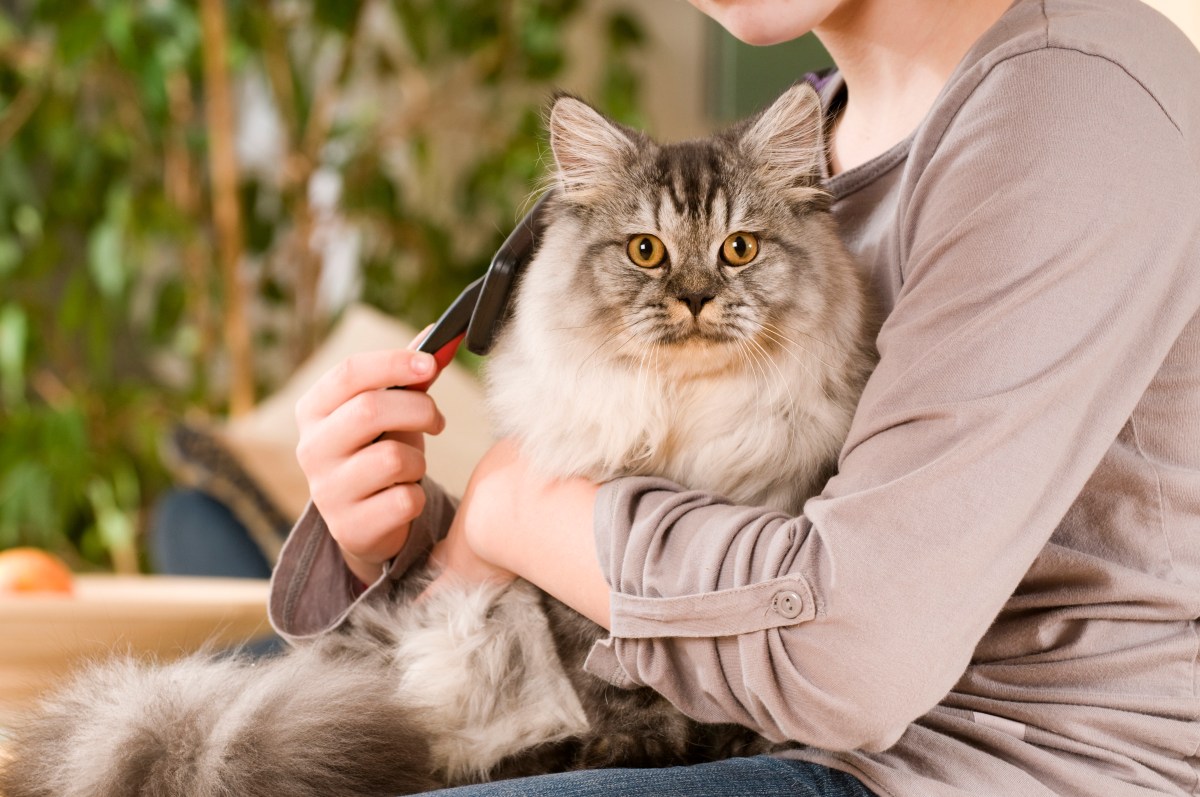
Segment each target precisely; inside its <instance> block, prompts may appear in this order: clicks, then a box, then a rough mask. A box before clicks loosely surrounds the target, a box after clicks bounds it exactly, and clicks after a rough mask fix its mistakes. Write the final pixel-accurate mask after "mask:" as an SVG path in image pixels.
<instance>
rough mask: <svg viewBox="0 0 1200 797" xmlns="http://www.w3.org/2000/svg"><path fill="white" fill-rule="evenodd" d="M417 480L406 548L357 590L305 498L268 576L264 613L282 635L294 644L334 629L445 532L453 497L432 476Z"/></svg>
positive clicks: (357, 586)
mask: <svg viewBox="0 0 1200 797" xmlns="http://www.w3.org/2000/svg"><path fill="white" fill-rule="evenodd" d="M420 484H421V486H422V487H423V488H424V490H425V509H424V510H423V511H422V512H421V514H420V515H419V516H418V517H417V519H416V520H414V521H413V523H412V527H411V529H410V531H409V534H408V539H407V540H405V543H404V547H403V548H402V549H401V550H400V552H399V553H398V554H396V556H395V558H393V559H392V561H391V562H389V563H388V566H387V567H385V568H382V569H381V570H380V573H379V577H378V578H377V579H375V581H374V582H372V583H371V584H369V585H367V588H366V590H365V591H361V592H360V591H359V590H360V587H359V585H358V582H357V579H356V578H355V576H354V575H353V574H352V573H351V572H350V569H349V568H347V567H346V563H345V560H344V559H342V554H341V552H340V551H339V550H338V546H337V543H336V542H335V541H334V539H333V537H331V536H330V535H329V529H328V528H327V527H326V525H325V520H324V518H322V517H321V513H320V512H318V511H317V508H316V507H315V506H314V505H313V504H312V502H311V501H310V502H309V504H308V506H307V507H305V509H304V514H303V515H301V516H300V519H299V520H298V521H297V522H296V525H295V526H293V527H292V531H291V533H290V534H289V535H288V538H287V541H286V542H285V543H284V545H283V550H282V551H281V552H280V554H279V563H278V564H277V565H276V566H275V572H274V573H273V574H272V576H271V594H270V603H269V606H268V614H269V617H270V620H271V625H272V626H274V628H275V630H276V631H278V632H279V634H280V636H282V637H283V638H284V639H286V640H288V641H289V642H292V643H296V642H301V641H303V640H305V639H309V638H312V637H315V636H320V635H321V634H324V633H326V632H327V631H331V630H333V629H334V628H337V627H338V626H339V625H341V624H342V621H343V620H345V619H346V615H348V614H349V613H350V610H351V609H353V608H354V607H355V606H357V605H358V604H359V603H360V602H362V601H366V600H371V599H372V598H374V597H376V596H377V595H379V594H380V593H386V592H387V590H388V589H389V588H390V586H391V584H392V583H393V582H395V581H397V580H399V579H400V578H401V577H402V576H403V575H404V574H405V573H406V572H407V571H408V569H409V568H410V567H412V565H413V564H415V563H416V562H417V561H418V560H420V559H421V558H422V557H423V556H424V555H425V554H426V553H427V552H428V551H429V549H430V548H432V547H433V544H434V543H435V542H437V541H438V540H440V539H441V538H442V537H444V536H446V532H447V531H448V530H449V528H450V522H451V521H452V520H453V519H454V511H455V508H456V505H455V501H454V499H453V498H451V497H450V496H448V495H447V494H446V492H445V491H444V490H443V489H442V488H441V486H440V485H438V484H437V483H436V482H434V481H433V480H432V479H428V478H427V479H424V480H422V481H421V482H420Z"/></svg>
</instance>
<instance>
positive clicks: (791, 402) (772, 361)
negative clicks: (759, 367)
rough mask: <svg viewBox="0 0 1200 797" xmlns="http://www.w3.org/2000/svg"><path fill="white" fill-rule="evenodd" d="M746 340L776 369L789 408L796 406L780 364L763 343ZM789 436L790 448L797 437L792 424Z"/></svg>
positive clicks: (751, 339)
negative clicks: (785, 393)
mask: <svg viewBox="0 0 1200 797" xmlns="http://www.w3.org/2000/svg"><path fill="white" fill-rule="evenodd" d="M746 340H747V341H748V342H749V343H750V345H752V346H754V347H755V348H757V349H758V350H759V351H760V352H762V357H763V359H765V360H766V361H767V363H768V364H769V365H771V367H773V368H774V369H775V374H776V375H777V376H778V377H779V384H781V385H782V386H783V389H784V390H785V391H786V392H787V397H788V406H789V407H794V406H796V397H795V395H794V394H793V393H792V386H791V383H790V382H789V381H788V378H787V377H786V376H784V373H783V369H781V368H780V367H779V363H777V362H775V358H774V357H772V356H771V355H770V352H768V351H767V350H766V349H765V348H763V345H762V344H761V343H759V342H758V341H757V340H754V338H747V339H746ZM787 435H788V446H789V447H790V446H791V443H792V442H793V441H794V440H795V437H796V430H795V428H794V427H793V426H792V425H791V424H788V425H787Z"/></svg>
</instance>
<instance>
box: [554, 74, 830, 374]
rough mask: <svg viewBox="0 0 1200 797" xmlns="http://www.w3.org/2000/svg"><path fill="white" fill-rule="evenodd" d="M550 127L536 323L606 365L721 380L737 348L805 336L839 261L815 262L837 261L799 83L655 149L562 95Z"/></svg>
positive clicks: (811, 117) (816, 112)
mask: <svg viewBox="0 0 1200 797" xmlns="http://www.w3.org/2000/svg"><path fill="white" fill-rule="evenodd" d="M549 128H550V144H551V149H552V150H553V153H554V160H555V163H556V166H557V170H556V173H555V191H556V193H557V196H556V201H555V204H556V211H555V213H554V214H553V217H554V221H553V222H552V226H553V227H554V230H555V232H556V233H557V235H555V234H549V235H547V236H546V244H545V245H544V246H543V248H542V251H540V252H539V253H538V256H537V258H536V262H535V268H536V269H542V270H546V271H548V272H553V273H545V272H544V273H543V274H542V275H541V276H540V278H535V280H536V281H538V282H539V283H541V286H542V288H543V290H542V291H541V296H540V299H538V300H536V301H540V302H542V304H543V306H542V307H540V308H539V310H538V312H542V313H545V314H546V315H552V316H556V318H555V319H554V320H553V323H554V324H556V327H555V328H558V329H568V328H571V329H576V330H581V331H580V332H579V333H578V334H580V335H588V336H590V337H591V338H592V339H594V340H595V341H597V342H599V344H600V346H601V347H602V348H603V350H604V351H605V352H607V354H609V355H611V356H614V357H618V358H621V357H625V358H628V359H631V360H634V361H636V360H638V359H639V358H641V357H643V356H645V352H646V351H647V350H649V349H653V350H656V351H657V352H660V353H662V352H665V353H666V356H667V357H668V358H671V359H672V360H674V361H676V362H680V363H686V362H689V361H694V363H695V364H696V365H697V367H701V366H713V367H725V366H724V365H722V363H727V362H732V361H735V360H739V359H740V360H745V359H746V357H745V355H746V352H747V350H748V349H749V347H752V346H757V347H759V348H760V349H779V348H781V347H783V346H784V345H785V344H784V343H783V341H785V340H786V339H789V338H791V339H794V338H796V337H798V336H801V335H804V334H808V333H807V332H806V330H804V329H797V324H798V323H802V324H807V323H809V322H811V323H813V324H819V323H821V321H822V318H823V317H824V316H825V314H826V311H827V310H828V309H829V304H830V298H831V297H830V296H829V292H830V291H829V283H830V280H829V279H828V278H829V276H830V269H844V267H845V261H844V258H842V259H839V258H838V257H834V258H833V259H834V260H837V261H838V262H836V263H833V264H830V263H829V262H827V261H829V260H830V258H829V257H827V252H828V251H829V250H838V251H839V252H840V249H839V248H838V246H837V243H836V237H835V236H834V235H833V233H832V226H831V222H830V220H829V218H828V214H827V213H826V212H825V211H826V210H827V208H828V198H827V195H826V194H825V193H824V192H823V191H822V190H821V188H820V178H821V171H822V169H821V167H822V164H823V162H824V158H825V150H824V141H823V126H822V117H821V110H820V105H819V102H818V99H817V96H816V94H815V92H814V91H813V90H812V89H811V88H810V87H809V86H807V85H803V84H798V85H796V86H794V87H792V88H791V89H789V90H788V91H787V92H785V93H784V94H783V95H782V96H781V97H780V98H779V99H778V100H776V101H775V103H774V104H772V105H771V106H770V107H769V108H767V109H766V110H765V111H763V112H762V113H761V114H759V115H758V116H757V117H754V118H752V119H750V120H747V121H746V122H743V123H741V124H739V125H737V126H736V127H733V128H731V129H729V130H727V131H725V132H723V133H720V134H717V135H715V136H712V137H709V138H704V139H699V140H694V141H686V142H681V143H674V144H658V143H656V142H654V141H652V140H651V139H650V138H649V137H647V136H646V135H644V134H642V133H640V132H638V131H635V130H631V129H629V128H626V127H624V126H622V125H619V124H617V123H615V122H613V121H611V120H609V119H607V118H605V117H604V116H603V115H601V114H600V113H598V112H597V111H596V110H594V109H593V108H591V107H590V106H589V105H587V104H586V103H584V102H583V101H581V100H579V99H576V98H574V97H571V96H561V97H559V98H557V100H556V101H555V102H554V105H553V108H552V110H551V112H550V120H549ZM814 225H815V226H814ZM547 249H549V250H550V251H547ZM839 257H840V255H839ZM531 270H532V269H531ZM839 279H840V277H839ZM837 281H838V280H834V282H837ZM839 284H844V281H842V282H840V283H839ZM798 319H807V320H805V321H798ZM571 322H574V324H573V325H572V323H571Z"/></svg>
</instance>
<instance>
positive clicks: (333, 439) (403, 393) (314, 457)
mask: <svg viewBox="0 0 1200 797" xmlns="http://www.w3.org/2000/svg"><path fill="white" fill-rule="evenodd" d="M445 426H446V419H445V417H444V416H443V415H442V413H441V411H440V410H438V408H437V404H435V403H434V401H433V399H432V398H430V397H429V396H428V395H426V394H425V393H420V392H417V391H413V390H372V391H370V392H368V393H359V394H358V395H357V396H354V397H352V398H351V399H350V400H348V401H346V402H345V403H344V404H342V405H341V406H339V407H337V408H336V409H335V410H334V411H333V412H332V413H331V414H330V415H329V416H328V417H325V418H321V419H319V420H317V421H315V422H313V423H312V424H310V426H309V427H308V428H306V429H305V430H304V431H303V432H302V433H301V437H300V444H299V445H298V446H297V448H296V457H297V459H298V460H299V461H300V465H301V467H302V468H303V469H304V470H305V471H306V472H307V471H308V470H314V471H318V470H323V469H325V468H324V467H323V464H324V463H329V462H331V461H332V460H337V459H344V458H346V457H349V456H351V455H353V454H354V453H355V452H357V451H359V450H360V449H362V448H363V447H365V446H368V445H369V444H370V443H371V442H372V441H374V440H376V439H378V438H379V436H380V435H382V434H383V433H384V432H409V433H418V434H438V433H440V432H441V431H442V429H444V428H445ZM409 442H412V443H415V444H417V445H419V444H420V438H419V437H414V439H412V440H410V441H409Z"/></svg>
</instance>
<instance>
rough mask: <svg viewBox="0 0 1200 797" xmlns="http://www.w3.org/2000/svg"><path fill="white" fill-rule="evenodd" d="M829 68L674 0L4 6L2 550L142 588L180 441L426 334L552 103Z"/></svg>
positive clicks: (752, 91) (16, 1) (520, 185)
mask: <svg viewBox="0 0 1200 797" xmlns="http://www.w3.org/2000/svg"><path fill="white" fill-rule="evenodd" d="M1152 4H1153V5H1157V6H1159V7H1160V8H1161V9H1162V10H1164V11H1166V12H1168V13H1169V14H1172V15H1173V16H1174V18H1175V19H1176V21H1177V22H1178V23H1179V24H1180V25H1181V26H1182V27H1184V28H1185V30H1188V31H1189V32H1190V33H1191V35H1192V36H1193V37H1194V38H1195V37H1197V35H1198V32H1200V5H1198V4H1196V3H1195V0H1156V2H1154V3H1152ZM827 64H828V61H827V57H826V56H825V54H824V53H823V51H822V50H821V49H820V46H819V45H818V44H816V42H815V40H812V39H804V40H800V41H798V42H795V43H791V44H788V45H782V46H780V47H772V48H764V49H754V48H748V47H745V46H742V45H739V44H737V43H735V42H734V41H733V40H732V39H730V38H729V37H728V36H727V35H725V34H724V33H723V32H722V31H720V30H719V29H718V28H717V27H716V26H715V25H712V24H711V23H709V22H708V21H707V20H706V19H705V18H704V17H703V16H702V15H700V14H699V13H698V12H696V11H694V10H693V9H692V8H691V7H690V6H689V5H687V4H686V3H685V2H683V0H655V1H654V2H649V3H647V2H640V3H638V2H633V0H629V2H625V3H622V2H620V0H507V1H505V0H358V1H355V0H262V1H261V2H260V1H258V0H4V2H0V549H2V548H9V547H13V546H19V545H32V546H37V547H41V548H45V549H48V550H51V551H54V552H55V553H57V554H58V555H60V556H62V557H63V558H65V559H66V560H67V561H68V562H69V563H70V564H71V565H72V566H73V567H75V568H76V569H84V570H86V569H102V570H107V569H115V570H117V571H119V572H137V571H145V570H147V569H152V563H151V561H150V559H149V558H148V556H147V548H146V536H147V529H148V527H149V525H150V524H151V522H152V519H153V513H152V508H153V507H154V506H155V505H156V502H157V501H158V499H159V498H160V497H161V496H162V495H163V494H164V491H166V490H167V489H168V488H169V487H170V486H171V485H172V484H173V483H174V482H176V481H178V480H179V478H180V476H179V473H180V471H179V468H178V467H174V468H173V467H169V466H170V465H171V461H170V460H171V456H170V452H171V451H172V450H175V453H176V455H178V451H177V449H178V447H179V445H180V439H179V429H180V425H181V423H182V424H185V425H187V424H191V428H204V424H215V423H222V422H224V421H223V420H222V419H228V418H234V419H236V418H239V417H245V416H247V414H250V413H252V411H253V410H254V409H255V408H256V407H258V406H261V403H262V401H263V399H264V398H266V397H268V396H270V395H272V394H273V393H274V392H275V391H276V390H277V389H278V388H279V387H280V385H282V384H284V383H285V381H286V380H287V379H288V378H289V377H290V376H291V375H292V374H293V373H294V372H295V370H296V369H297V367H298V366H299V365H300V364H301V363H303V362H305V361H306V360H307V359H308V358H309V357H310V355H311V354H312V353H313V352H314V350H315V349H317V348H318V347H319V346H320V345H321V344H322V342H323V341H325V340H326V337H327V335H328V334H329V332H330V330H331V329H333V328H334V327H335V325H336V324H337V323H338V322H339V320H340V319H341V318H342V317H343V315H344V314H345V312H346V310H347V308H349V307H352V306H354V305H355V304H357V303H363V304H366V305H369V306H372V307H374V308H377V309H378V310H380V311H382V312H383V313H385V314H386V315H387V316H390V317H394V318H398V319H403V320H404V321H406V322H408V323H409V324H410V325H412V326H415V327H417V328H419V327H420V326H422V325H424V324H426V323H428V322H429V321H431V320H432V319H433V318H435V317H436V316H437V314H438V313H439V312H440V310H441V309H442V308H444V307H445V306H446V304H447V303H448V302H449V301H450V300H451V299H452V298H453V297H454V296H455V295H457V293H458V291H459V290H460V289H461V288H462V287H463V286H464V285H465V284H466V283H467V282H469V281H470V280H472V279H473V278H475V277H476V276H478V275H479V274H480V273H482V270H483V269H484V267H485V266H486V264H487V262H488V260H489V259H490V256H491V254H492V252H493V251H494V249H495V247H496V246H497V244H498V243H499V242H500V240H502V239H503V237H504V235H505V234H506V233H507V231H508V230H509V229H510V228H511V226H512V225H513V223H514V222H515V221H516V219H517V218H519V215H520V211H521V209H522V208H523V207H526V206H527V202H528V200H529V199H530V195H531V191H532V190H533V187H534V186H535V185H536V184H537V182H538V179H539V177H540V176H541V175H542V173H543V170H544V169H545V167H546V161H547V158H548V152H547V148H546V143H545V137H544V133H543V130H542V117H543V113H544V111H545V109H546V104H547V99H548V97H549V96H550V94H551V92H552V91H553V90H555V89H557V88H563V89H566V90H569V91H571V92H573V93H576V94H579V95H581V96H583V97H584V98H586V99H589V100H590V101H592V102H593V103H594V104H596V105H597V106H598V107H599V108H600V109H602V110H603V111H605V112H606V113H608V114H609V115H611V116H613V117H615V118H617V119H619V120H621V121H623V122H626V123H629V124H632V125H636V126H639V127H644V128H646V129H648V130H649V131H650V132H651V133H653V134H655V135H657V136H659V137H662V138H667V139H677V138H684V137H689V136H695V135H700V134H703V133H705V132H707V131H709V130H712V129H714V128H715V127H718V126H719V125H721V124H722V123H723V122H725V121H728V120H730V119H732V118H736V117H738V116H741V115H744V114H747V113H750V112H751V111H753V110H754V109H755V108H757V107H760V106H761V105H762V104H764V103H765V102H767V101H768V100H769V99H770V98H772V97H773V96H774V95H775V94H776V93H778V91H779V90H781V89H782V88H783V87H785V86H786V85H788V84H790V83H791V82H793V81H794V80H796V79H798V78H799V77H801V76H802V75H803V74H804V72H806V71H809V70H813V69H817V68H821V67H823V66H825V65H827ZM469 365H470V364H469V363H468V367H469ZM187 442H188V440H187V439H185V440H184V444H187ZM276 520H277V522H279V521H287V520H290V518H286V517H283V518H277V519H276Z"/></svg>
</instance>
